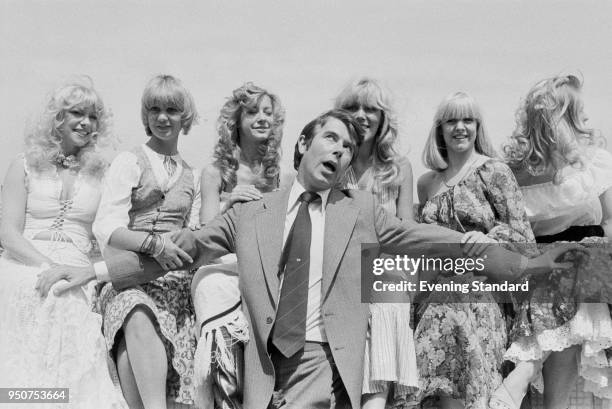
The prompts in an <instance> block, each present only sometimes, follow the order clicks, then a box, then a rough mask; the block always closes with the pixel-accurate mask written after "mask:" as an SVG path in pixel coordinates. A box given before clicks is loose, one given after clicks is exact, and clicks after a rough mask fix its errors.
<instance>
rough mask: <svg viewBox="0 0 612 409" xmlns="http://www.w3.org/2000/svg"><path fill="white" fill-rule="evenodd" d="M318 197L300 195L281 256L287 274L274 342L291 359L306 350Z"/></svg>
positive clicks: (273, 337)
mask: <svg viewBox="0 0 612 409" xmlns="http://www.w3.org/2000/svg"><path fill="white" fill-rule="evenodd" d="M318 199H321V197H320V196H319V195H318V194H316V193H312V192H304V193H302V194H301V195H300V202H301V203H300V207H299V209H298V213H297V216H296V217H295V222H293V227H292V228H291V231H290V232H289V235H288V236H287V242H286V243H285V249H284V250H283V257H282V258H281V271H283V270H284V276H283V285H282V288H281V293H280V298H279V302H278V310H277V311H276V321H275V323H274V328H273V329H272V344H274V346H275V347H276V348H277V349H278V350H279V351H280V352H281V353H282V354H283V355H284V356H285V357H287V358H289V357H290V356H292V355H294V354H295V353H296V352H298V351H299V350H300V349H302V348H303V347H304V342H306V311H307V306H308V277H309V270H310V241H311V235H312V224H311V222H310V214H309V213H308V205H309V204H310V203H312V202H314V201H315V200H318ZM283 261H284V262H283Z"/></svg>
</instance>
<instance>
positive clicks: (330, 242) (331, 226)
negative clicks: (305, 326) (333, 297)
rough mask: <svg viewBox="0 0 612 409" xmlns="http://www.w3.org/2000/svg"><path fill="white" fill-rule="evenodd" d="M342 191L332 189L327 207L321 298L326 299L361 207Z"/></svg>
mask: <svg viewBox="0 0 612 409" xmlns="http://www.w3.org/2000/svg"><path fill="white" fill-rule="evenodd" d="M351 202H352V199H351V198H349V197H347V196H346V195H345V194H344V193H342V192H341V191H338V190H335V189H332V191H331V192H330V194H329V198H328V200H327V207H326V208H325V238H324V242H325V247H324V250H323V282H322V287H321V296H322V297H321V300H322V301H324V300H325V297H326V295H327V293H328V291H329V288H330V286H331V283H332V282H333V281H334V277H335V276H336V274H337V273H338V265H339V263H340V259H341V258H342V255H343V254H344V252H345V250H346V246H347V245H348V243H349V240H350V238H351V234H352V232H353V229H354V228H355V223H356V222H357V217H358V215H359V208H358V207H357V206H354V205H353V204H352V203H351Z"/></svg>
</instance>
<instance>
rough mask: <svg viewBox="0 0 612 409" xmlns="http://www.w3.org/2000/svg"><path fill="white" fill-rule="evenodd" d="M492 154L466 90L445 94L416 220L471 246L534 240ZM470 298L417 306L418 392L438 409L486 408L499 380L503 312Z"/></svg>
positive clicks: (486, 299)
mask: <svg viewBox="0 0 612 409" xmlns="http://www.w3.org/2000/svg"><path fill="white" fill-rule="evenodd" d="M494 157H495V153H494V151H493V149H492V147H491V143H490V141H489V137H488V135H487V131H486V128H485V125H484V121H483V118H482V115H481V113H480V108H479V107H478V105H477V104H476V101H475V100H474V99H473V98H472V97H471V96H469V95H468V94H466V93H463V92H458V93H455V94H452V95H450V96H448V97H447V98H446V99H445V100H444V101H443V102H442V103H441V104H440V106H439V107H438V110H437V112H436V115H435V118H434V124H433V126H432V128H431V132H430V133H429V138H428V140H427V144H426V145H425V150H424V151H423V159H424V162H425V165H426V166H427V167H428V168H430V169H431V171H430V172H428V173H426V174H424V175H423V176H421V177H420V178H419V181H418V184H417V191H418V196H419V201H420V203H421V204H422V211H421V221H422V222H423V223H431V224H437V225H440V226H445V227H448V228H450V229H453V230H456V231H459V232H462V233H466V234H465V236H464V238H463V242H464V243H465V244H466V245H467V246H468V247H473V248H476V249H482V248H484V247H485V246H486V244H488V243H498V242H499V243H517V242H519V243H521V242H522V243H525V242H531V243H533V241H534V237H533V233H532V231H531V227H530V226H529V222H528V220H527V216H526V214H525V208H524V203H523V197H522V195H521V191H520V189H519V187H518V184H517V182H516V180H515V178H514V176H513V174H512V172H511V170H510V168H509V167H508V166H507V165H505V164H504V163H503V162H502V161H500V160H499V159H495V158H494ZM532 250H535V249H532ZM477 251H479V250H477ZM473 279H474V276H473V274H472V273H468V274H465V275H463V276H456V275H454V274H453V275H452V276H448V275H445V274H440V275H439V276H438V277H437V278H436V280H437V281H438V282H442V283H444V282H451V281H454V282H458V281H463V280H468V281H471V280H473ZM434 295H435V294H434ZM470 297H471V299H469V300H457V301H459V302H454V303H453V302H448V303H440V302H430V301H429V300H427V302H426V303H424V304H422V305H421V306H419V311H418V316H419V317H420V321H419V323H418V325H417V328H416V331H415V338H416V352H417V362H418V367H419V375H420V376H421V378H422V388H423V390H422V396H421V397H422V398H436V399H437V400H438V403H437V405H438V407H440V408H452V407H459V406H460V407H465V408H467V409H476V408H479V409H480V408H481V409H485V408H486V407H487V405H488V402H489V398H490V396H491V393H492V392H493V391H494V390H495V389H496V388H497V387H498V386H499V385H500V384H501V382H502V377H501V373H500V372H501V365H502V363H503V353H504V350H505V349H506V340H507V329H506V325H505V320H504V316H503V314H502V310H501V309H500V307H499V305H498V304H497V303H496V302H495V299H494V298H493V296H492V295H491V294H490V293H485V294H483V295H481V297H482V298H474V297H475V296H470Z"/></svg>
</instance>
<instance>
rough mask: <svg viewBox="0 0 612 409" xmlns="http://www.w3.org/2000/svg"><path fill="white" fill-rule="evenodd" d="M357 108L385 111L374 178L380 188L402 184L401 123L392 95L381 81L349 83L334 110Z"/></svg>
mask: <svg viewBox="0 0 612 409" xmlns="http://www.w3.org/2000/svg"><path fill="white" fill-rule="evenodd" d="M356 105H363V106H369V107H373V108H377V109H379V110H380V111H381V114H382V115H381V116H382V118H381V119H382V120H381V123H380V126H379V127H378V131H377V134H376V139H375V142H374V151H373V154H372V162H373V169H372V170H373V175H374V178H375V179H376V180H378V181H379V183H380V186H381V187H382V186H390V187H396V186H398V185H399V182H400V180H399V174H400V172H399V170H400V167H399V161H400V156H399V155H398V154H397V151H396V147H395V144H396V141H397V137H398V133H399V132H398V120H397V115H396V113H395V109H394V108H393V104H392V101H391V96H390V93H389V92H388V91H387V90H385V89H384V88H383V87H382V86H381V85H380V84H379V83H378V81H376V80H374V79H372V78H367V77H364V78H361V79H359V80H357V81H354V82H351V83H349V84H348V85H347V86H346V87H345V88H344V89H343V90H342V91H341V92H340V94H338V96H337V97H336V100H335V103H334V107H335V108H338V109H348V110H349V111H350V110H351V109H350V108H351V107H353V106H356Z"/></svg>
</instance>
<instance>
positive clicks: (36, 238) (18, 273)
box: [0, 78, 126, 409]
mask: <svg viewBox="0 0 612 409" xmlns="http://www.w3.org/2000/svg"><path fill="white" fill-rule="evenodd" d="M111 141H112V138H111V133H110V113H109V111H108V109H107V108H106V107H105V106H104V103H103V102H102V99H101V98H100V95H99V94H98V93H97V91H96V90H95V89H94V88H93V85H92V83H91V80H89V79H88V78H82V79H79V80H77V81H72V82H69V83H67V84H65V85H63V86H61V87H59V88H58V89H56V90H55V91H54V92H53V93H52V94H51V96H50V98H49V100H48V102H47V104H46V106H45V108H44V111H43V112H42V114H41V115H40V117H39V118H38V121H37V122H36V123H35V124H34V126H33V127H32V128H31V129H29V130H28V132H27V133H26V140H25V145H26V147H25V151H24V153H23V154H21V155H19V157H17V158H16V159H15V160H13V161H12V163H11V165H10V167H9V170H8V172H7V174H6V178H5V180H4V185H3V188H2V207H3V209H2V211H3V215H2V216H3V217H2V225H1V227H0V237H1V240H2V246H3V247H4V249H5V251H4V253H3V254H2V257H1V258H0V304H1V305H0V361H2V365H3V370H2V374H1V375H0V379H1V380H0V384H2V386H4V387H11V386H13V387H18V388H22V387H24V386H27V385H32V386H36V387H46V388H69V396H68V394H66V395H65V396H64V397H65V398H66V402H68V399H69V401H70V405H74V406H75V407H79V408H89V409H95V408H108V409H117V408H124V407H126V405H125V402H124V401H123V398H122V397H121V395H120V394H119V393H117V392H116V390H115V388H114V386H113V384H112V381H111V378H110V375H109V372H108V368H107V365H106V357H105V352H104V350H105V349H106V346H105V342H104V337H103V336H102V333H101V331H100V327H101V318H100V316H99V315H98V314H95V313H94V312H92V311H91V303H92V297H93V286H92V285H88V284H87V283H84V284H83V285H79V286H76V287H74V288H72V289H70V290H66V286H65V284H66V281H64V278H65V274H66V272H67V271H68V270H69V269H70V268H71V267H73V266H89V265H90V263H91V261H90V254H92V253H93V252H92V248H93V246H92V239H93V236H92V233H91V225H92V222H93V220H94V216H95V214H96V210H97V208H98V203H99V201H100V194H101V189H102V185H101V182H102V179H103V177H104V173H105V170H106V168H107V163H106V161H105V160H104V159H103V157H102V156H101V155H100V154H99V152H98V149H97V148H98V147H99V146H103V145H105V144H108V143H109V142H111Z"/></svg>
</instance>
